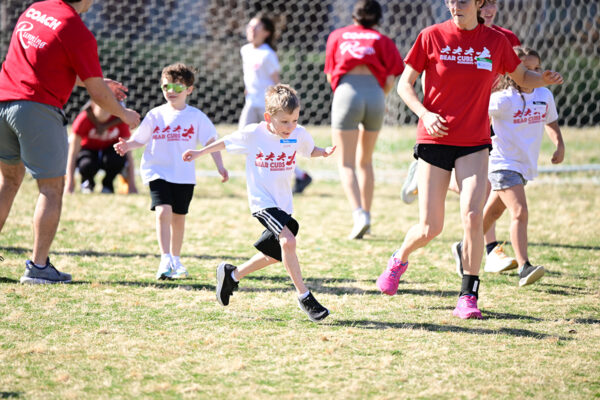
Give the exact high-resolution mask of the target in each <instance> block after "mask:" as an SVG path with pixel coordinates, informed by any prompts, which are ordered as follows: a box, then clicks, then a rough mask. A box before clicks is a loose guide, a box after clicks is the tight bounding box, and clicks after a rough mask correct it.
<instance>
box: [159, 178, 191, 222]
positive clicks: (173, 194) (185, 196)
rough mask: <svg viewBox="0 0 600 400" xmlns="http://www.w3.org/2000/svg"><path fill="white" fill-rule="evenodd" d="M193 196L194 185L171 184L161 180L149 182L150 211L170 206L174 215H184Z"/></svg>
mask: <svg viewBox="0 0 600 400" xmlns="http://www.w3.org/2000/svg"><path fill="white" fill-rule="evenodd" d="M193 196H194V185H193V184H191V183H171V182H167V181H165V180H163V179H155V180H153V181H150V197H151V198H152V205H151V206H150V209H151V210H152V211H154V209H155V208H156V206H162V205H170V206H171V207H172V209H173V212H174V213H175V214H182V215H185V214H187V213H188V209H189V206H190V202H191V201H192V197H193Z"/></svg>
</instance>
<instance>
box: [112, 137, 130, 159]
mask: <svg viewBox="0 0 600 400" xmlns="http://www.w3.org/2000/svg"><path fill="white" fill-rule="evenodd" d="M113 147H114V149H115V151H116V152H117V154H118V155H120V156H121V157H123V156H124V155H125V154H127V152H128V151H129V145H128V144H127V141H126V140H125V139H123V138H122V137H120V138H119V142H118V143H115V144H113Z"/></svg>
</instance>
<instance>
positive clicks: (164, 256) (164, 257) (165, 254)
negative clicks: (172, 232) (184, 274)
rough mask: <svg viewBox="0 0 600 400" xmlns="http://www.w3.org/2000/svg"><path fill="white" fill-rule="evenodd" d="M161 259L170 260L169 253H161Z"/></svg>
mask: <svg viewBox="0 0 600 400" xmlns="http://www.w3.org/2000/svg"><path fill="white" fill-rule="evenodd" d="M161 260H172V257H171V253H163V255H162V256H161Z"/></svg>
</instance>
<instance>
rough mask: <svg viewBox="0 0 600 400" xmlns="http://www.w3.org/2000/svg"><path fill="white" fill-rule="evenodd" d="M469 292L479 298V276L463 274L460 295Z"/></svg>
mask: <svg viewBox="0 0 600 400" xmlns="http://www.w3.org/2000/svg"><path fill="white" fill-rule="evenodd" d="M467 294H469V295H471V296H475V298H479V276H477V275H463V278H462V286H461V287H460V296H464V295H467Z"/></svg>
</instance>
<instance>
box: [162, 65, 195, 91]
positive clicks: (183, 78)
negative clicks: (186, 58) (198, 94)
mask: <svg viewBox="0 0 600 400" xmlns="http://www.w3.org/2000/svg"><path fill="white" fill-rule="evenodd" d="M195 72H196V70H195V69H194V68H193V67H188V66H187V65H185V64H183V63H175V64H171V65H167V66H166V67H164V68H163V70H162V73H161V74H160V79H161V81H162V79H163V78H167V79H169V80H170V81H172V82H177V81H179V82H183V83H184V84H185V85H186V86H188V87H189V86H192V85H193V84H194V81H195V79H196V78H195V76H194V73H195Z"/></svg>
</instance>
